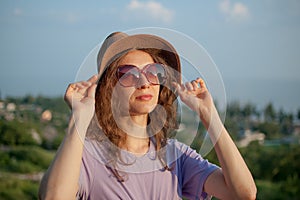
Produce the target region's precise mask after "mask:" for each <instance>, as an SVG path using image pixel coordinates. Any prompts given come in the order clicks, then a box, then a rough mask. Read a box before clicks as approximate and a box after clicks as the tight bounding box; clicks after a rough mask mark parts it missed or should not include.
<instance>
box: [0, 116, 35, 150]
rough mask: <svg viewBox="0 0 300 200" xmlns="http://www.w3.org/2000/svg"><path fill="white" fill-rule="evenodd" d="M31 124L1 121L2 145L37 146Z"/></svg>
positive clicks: (0, 138) (0, 134) (0, 139)
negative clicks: (32, 134)
mask: <svg viewBox="0 0 300 200" xmlns="http://www.w3.org/2000/svg"><path fill="white" fill-rule="evenodd" d="M32 129H33V127H32V125H31V124H28V123H22V122H19V121H16V120H15V121H0V144H3V145H11V146H15V145H37V142H36V141H35V140H34V139H33V138H32V136H31V130H32Z"/></svg>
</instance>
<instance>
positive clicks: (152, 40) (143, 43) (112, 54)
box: [98, 33, 181, 76]
mask: <svg viewBox="0 0 300 200" xmlns="http://www.w3.org/2000/svg"><path fill="white" fill-rule="evenodd" d="M134 49H159V50H161V51H162V52H163V53H162V55H164V56H165V57H166V59H167V60H166V62H167V63H168V65H169V66H170V67H172V68H173V69H175V70H176V71H177V72H179V73H180V72H181V67H180V59H179V56H178V54H177V52H176V50H175V48H174V47H173V46H172V45H171V44H170V43H169V42H168V41H166V40H165V39H163V38H161V37H158V36H155V35H150V34H136V35H127V34H124V33H122V38H120V39H118V40H116V41H115V42H113V43H112V44H111V45H110V46H109V47H107V49H106V51H105V52H104V54H103V55H102V58H100V59H99V55H98V74H99V76H101V75H102V73H103V72H104V71H105V69H106V68H107V67H108V66H109V65H110V64H111V63H112V62H113V61H114V60H116V59H117V58H119V57H120V56H122V55H124V54H125V53H127V52H129V51H131V50H134Z"/></svg>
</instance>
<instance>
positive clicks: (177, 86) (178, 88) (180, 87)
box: [172, 82, 185, 95]
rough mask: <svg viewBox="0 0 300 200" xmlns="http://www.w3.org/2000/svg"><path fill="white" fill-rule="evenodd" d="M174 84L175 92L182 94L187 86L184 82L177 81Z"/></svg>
mask: <svg viewBox="0 0 300 200" xmlns="http://www.w3.org/2000/svg"><path fill="white" fill-rule="evenodd" d="M172 85H173V86H174V89H175V91H174V93H175V94H176V95H177V94H179V95H180V94H182V92H183V91H184V90H185V86H184V85H183V84H181V85H180V84H178V83H177V82H172Z"/></svg>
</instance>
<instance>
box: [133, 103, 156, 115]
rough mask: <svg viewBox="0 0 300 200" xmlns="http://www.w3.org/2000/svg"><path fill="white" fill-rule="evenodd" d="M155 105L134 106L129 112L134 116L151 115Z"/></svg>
mask: <svg viewBox="0 0 300 200" xmlns="http://www.w3.org/2000/svg"><path fill="white" fill-rule="evenodd" d="M155 107H156V105H143V106H136V107H134V108H132V109H131V110H130V113H132V114H134V115H138V114H139V115H145V114H149V113H151V112H152V111H153V110H154V109H155Z"/></svg>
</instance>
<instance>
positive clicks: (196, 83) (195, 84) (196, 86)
mask: <svg viewBox="0 0 300 200" xmlns="http://www.w3.org/2000/svg"><path fill="white" fill-rule="evenodd" d="M192 85H193V87H194V90H196V89H198V88H199V83H198V82H197V81H196V80H193V81H192Z"/></svg>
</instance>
